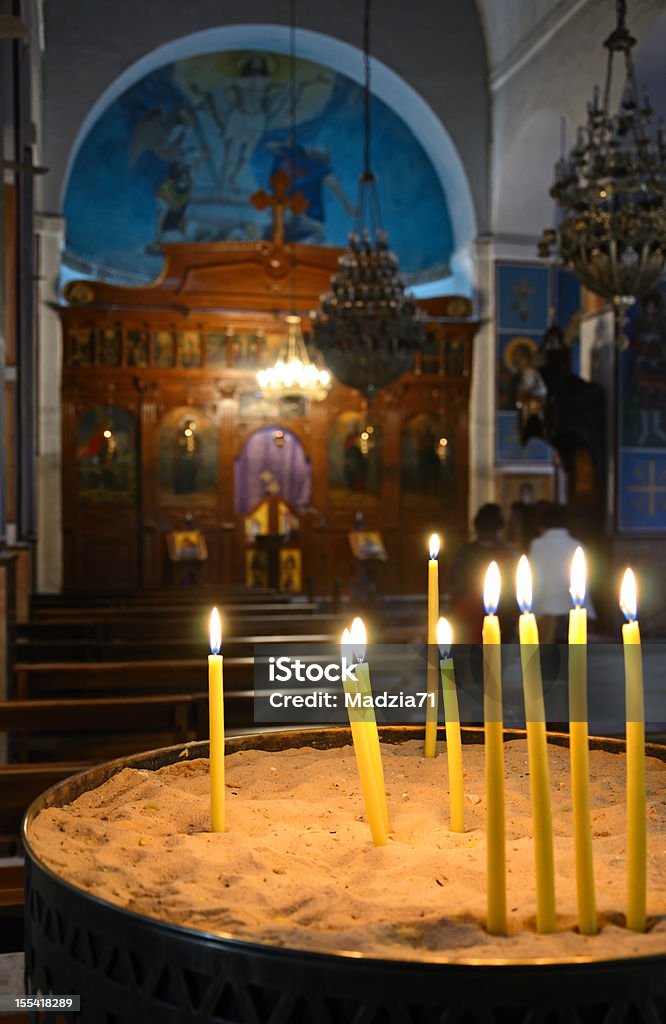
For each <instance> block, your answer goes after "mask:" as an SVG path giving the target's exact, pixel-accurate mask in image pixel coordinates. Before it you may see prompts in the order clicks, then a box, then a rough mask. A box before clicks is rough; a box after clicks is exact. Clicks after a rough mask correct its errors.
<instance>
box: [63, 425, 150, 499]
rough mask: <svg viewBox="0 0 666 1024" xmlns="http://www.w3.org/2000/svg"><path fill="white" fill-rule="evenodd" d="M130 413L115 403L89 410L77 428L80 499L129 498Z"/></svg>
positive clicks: (131, 464)
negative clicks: (110, 405) (114, 405)
mask: <svg viewBox="0 0 666 1024" xmlns="http://www.w3.org/2000/svg"><path fill="white" fill-rule="evenodd" d="M133 435H134V430H133V423H132V419H131V417H130V415H129V414H128V413H127V412H126V411H125V410H123V409H119V408H117V407H111V408H108V407H107V408H102V407H101V406H99V407H95V408H93V409H90V410H88V412H87V413H85V414H84V415H83V416H82V418H81V420H80V421H79V426H78V431H77V453H76V456H77V466H78V478H79V499H80V500H81V501H84V502H91V503H102V504H103V503H105V502H109V501H111V502H125V501H130V500H131V499H132V497H133V495H134V485H135V454H136V453H135V450H134V443H133Z"/></svg>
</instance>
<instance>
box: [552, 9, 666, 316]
mask: <svg viewBox="0 0 666 1024" xmlns="http://www.w3.org/2000/svg"><path fill="white" fill-rule="evenodd" d="M626 9H627V4H626V0H617V26H616V28H615V29H614V31H613V32H612V33H611V34H610V36H609V37H608V39H606V40H605V42H604V46H606V47H607V49H608V64H607V69H606V83H605V87H604V93H603V102H602V103H601V102H600V95H599V88H598V86H597V87H596V88H595V90H594V98H593V100H592V102H591V103H588V108H587V124H586V125H585V127H584V128H583V127H581V128H579V129H578V137H577V140H576V144H575V146H574V147H573V149H572V150H571V152H570V154H569V156H568V158H565V157H564V156H563V157H562V158H561V159H560V160H559V161H558V162H557V164H556V167H555V181H554V183H553V186H552V188H551V190H550V194H551V196H553V198H554V199H555V202H556V203H557V205H558V207H559V208H560V210H561V212H562V219H561V222H560V224H559V227H558V229H557V230H555V231H554V230H546V231H544V232H543V236H542V239H541V242H540V245H539V255H540V256H550V255H551V252H552V250H553V248H556V251H557V255H558V256H559V259H560V260H561V261H562V262H563V263H564V264H565V265H566V266H568V267H569V268H570V269H571V270H572V271H573V272H574V273H575V274H576V276H577V277H578V279H579V280H580V281H581V283H582V284H583V285H584V286H585V287H586V288H589V289H590V290H591V291H593V292H596V293H597V294H599V295H602V296H603V297H604V298H605V299H607V300H610V301H612V302H613V303H614V304H615V306H616V308H618V310H621V309H622V308H623V307H625V306H627V305H629V304H631V302H632V301H633V300H634V297H636V296H640V295H644V294H645V293H646V292H648V291H649V290H650V289H651V288H654V287H655V285H656V284H657V282H658V281H659V278H660V277H661V274H662V272H663V269H664V260H665V258H666V137H665V136H664V130H663V127H660V128H659V130H658V131H657V132H656V133H653V130H652V116H653V111H652V108H651V106H650V101H649V99H648V97H647V94H644V96H643V98H642V100H639V97H638V90H637V88H636V77H635V72H634V64H633V60H632V56H631V51H632V48H633V47H634V45H635V43H636V40H635V39H634V38H633V36H632V35H631V33H630V32H629V30H628V29H627V27H626V23H625V22H626ZM616 54H623V55H624V63H625V68H626V86H625V91H624V95H623V98H622V102H621V104H620V108H619V110H618V111H617V113H615V114H612V113H610V111H609V105H610V96H611V88H612V77H613V61H614V58H615V56H616Z"/></svg>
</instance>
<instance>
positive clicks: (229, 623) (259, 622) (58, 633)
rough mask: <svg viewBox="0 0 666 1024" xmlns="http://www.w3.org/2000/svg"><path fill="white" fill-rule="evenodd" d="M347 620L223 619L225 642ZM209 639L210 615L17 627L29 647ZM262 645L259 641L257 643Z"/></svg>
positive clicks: (336, 625)
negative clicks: (144, 620) (147, 620)
mask: <svg viewBox="0 0 666 1024" xmlns="http://www.w3.org/2000/svg"><path fill="white" fill-rule="evenodd" d="M343 624H344V620H343V619H342V618H341V617H340V616H338V615H327V614H325V615H322V614H316V615H311V616H308V615H305V616H303V617H297V616H293V615H292V616H286V615H279V616H268V615H262V616H252V617H251V618H240V617H234V618H230V617H227V616H226V615H225V616H224V620H223V633H224V640H225V642H226V641H227V640H228V641H231V640H235V639H238V640H243V639H245V638H247V637H259V638H260V637H262V636H263V635H265V634H269V635H273V636H276V635H278V634H282V635H288V636H292V635H294V634H296V635H305V634H311V633H319V634H324V633H334V634H336V635H337V634H339V633H340V632H341V630H342V628H343ZM207 636H208V615H206V616H200V617H198V618H196V619H184V618H183V617H176V618H173V619H171V618H170V619H158V620H155V621H151V622H149V623H148V622H143V621H140V620H139V621H137V620H136V619H123V620H119V621H114V622H108V621H107V622H96V621H94V620H91V617H90V616H88V617H87V618H86V619H79V620H76V621H68V622H58V623H55V622H30V623H24V624H21V625H19V626H17V629H16V640H17V642H18V643H19V644H20V645H21V646H23V647H25V646H26V645H27V644H29V643H31V642H33V641H34V642H44V643H46V642H49V641H53V642H56V643H60V642H64V641H67V640H73V641H74V640H75V641H86V642H88V643H95V642H99V643H115V642H120V641H127V642H132V641H144V640H145V641H147V640H151V641H153V640H155V641H157V640H159V639H161V638H163V639H164V640H168V641H170V642H173V643H197V644H199V645H201V643H202V641H203V643H204V644H205V643H206V638H207ZM257 642H259V641H257Z"/></svg>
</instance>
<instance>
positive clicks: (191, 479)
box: [173, 419, 200, 494]
mask: <svg viewBox="0 0 666 1024" xmlns="http://www.w3.org/2000/svg"><path fill="white" fill-rule="evenodd" d="M198 426H199V425H198V423H197V421H196V420H195V419H186V420H185V422H184V423H183V425H182V429H181V430H180V432H179V433H178V434H177V435H176V439H175V442H174V451H173V492H174V494H195V493H196V490H197V475H198V472H199V461H200V451H199V438H198V437H197V431H198Z"/></svg>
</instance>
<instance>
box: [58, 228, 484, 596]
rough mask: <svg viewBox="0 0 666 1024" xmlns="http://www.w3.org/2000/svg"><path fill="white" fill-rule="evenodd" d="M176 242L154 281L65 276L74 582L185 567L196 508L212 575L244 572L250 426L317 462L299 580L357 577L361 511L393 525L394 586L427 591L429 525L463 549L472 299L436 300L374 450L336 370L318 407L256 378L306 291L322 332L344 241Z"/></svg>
mask: <svg viewBox="0 0 666 1024" xmlns="http://www.w3.org/2000/svg"><path fill="white" fill-rule="evenodd" d="M164 253H165V259H166V264H165V271H164V274H163V275H162V277H161V279H160V280H159V281H158V282H157V283H155V284H154V285H151V286H147V287H145V288H124V287H116V286H111V285H108V284H102V283H97V282H90V281H75V282H72V283H70V284H69V285H68V287H67V289H66V292H65V297H66V300H67V302H68V305H66V306H63V307H62V311H61V315H62V323H63V334H64V339H63V341H64V367H63V390H62V403H63V523H64V527H63V528H64V545H65V585H66V586H67V587H89V586H102V585H103V586H118V587H130V588H132V587H140V586H146V587H148V586H150V587H155V586H161V585H169V584H171V583H173V582H174V575H173V572H172V565H171V562H170V560H169V555H168V546H167V536H168V534H169V533H170V532H171V531H173V530H177V529H181V528H183V526H184V525H185V524H186V523H187V522H189V521H190V520H189V518H188V517H191V520H192V522H193V523H194V525H195V527H196V528H198V529H200V530H201V531H202V533H203V535H204V537H205V541H206V548H207V553H208V558H207V560H206V562H205V563H202V568H201V576H200V578H201V579H203V580H208V581H209V582H235V583H243V582H244V581H245V579H246V571H247V570H246V565H245V556H244V552H245V538H244V514H243V511H242V509H240V508H239V504H238V501H237V495H236V489H237V488H236V482H235V471H236V466H237V460H238V459H239V457H240V456H241V453H242V450H243V447H244V445H245V442H246V441H247V439H248V438H249V437H250V436H251V435H253V434H254V433H255V432H257V431H259V430H261V429H265V428H270V429H271V431H272V432H274V434H275V443H276V444H279V439H280V433H281V432H282V433H283V434H284V432H285V431H287V432H289V434H290V435H291V436H293V437H294V438H295V439H296V440H297V441H298V443H299V445H300V446H302V449H303V451H304V453H305V457H306V458H307V460H308V462H309V465H310V468H311V488H310V491H309V493H308V496H307V500H306V498H305V497H304V498H303V499H302V507H300V508H298V509H295V511H296V513H297V515H298V518H299V535H298V547H299V550H300V551H301V553H302V573H301V574H300V582H301V584H302V585H303V586H308V585H312V584H313V585H314V587H315V589H316V590H317V591H318V592H325V591H330V589H331V588H332V586H333V584H334V581H335V580H336V579H337V580H338V581H339V582H340V583H341V584H342V586H343V588H344V587H345V586H347V585H349V582H350V580H351V578H352V575H353V573H354V572H355V565H354V560H353V556H352V554H351V552H350V550H349V544H348V539H347V537H348V532H349V530H350V529H351V528H352V526H353V523H354V521H355V517H356V515H357V513H358V512H362V513H363V518H364V522H365V526H366V528H367V529H381V530H382V531H383V535H384V541H385V544H386V548H387V552H388V561H387V563H386V565H385V567H384V568H383V573H384V577H383V585H384V586H385V587H386V588H388V589H391V590H395V591H410V590H420V589H422V579H421V576H422V571H421V570H422V567H423V560H424V558H425V556H424V554H423V551H424V546H423V545H424V537H425V535H426V534H427V532H428V531H429V530H431V529H432V528H435V527H436V528H437V529H439V530H442V531H443V532H444V533H445V534H446V535H447V538H448V542H449V543H448V545H447V546H448V548H449V550H450V549H451V548H452V547H453V546H454V545H455V543H456V542H457V540H458V539H460V538H462V537H463V536H464V534H465V532H466V523H467V490H468V457H467V448H468V401H469V385H470V370H471V353H472V340H473V336H474V332H475V330H476V327H477V324H476V323H475V322H474V321H472V320H470V319H469V317H470V314H471V304H470V303H469V301H468V300H467V299H461V298H459V297H447V298H441V299H435V300H427V301H424V302H423V303H422V305H423V308H424V311H425V313H426V315H427V317H428V342H427V345H426V346H425V348H424V351H423V353H420V354H419V355H418V356H417V358H416V361H415V365H414V370H413V372H412V373H409V374H407V375H406V376H405V377H403V378H402V379H401V380H400V381H398V383H397V384H395V385H393V386H392V387H390V388H387V389H386V390H385V391H383V392H381V393H380V394H379V396H378V397H377V399H376V400H375V402H374V403H373V407H372V421H373V424H374V428H375V430H376V435H375V438H374V441H375V444H374V447H372V450H371V452H369V453H365V454H364V453H363V451H362V450H361V449H362V447H363V442H362V440H361V438H360V434H361V433H362V427H363V424H364V423H365V415H366V414H365V408H364V402H363V400H362V399H361V398H360V396H359V395H358V393H357V392H355V391H352V390H350V389H349V388H346V387H344V386H342V385H340V384H337V383H336V384H335V385H334V387H333V389H332V391H331V393H330V395H329V397H328V398H327V399H326V400H325V401H324V402H322V403H318V404H313V405H311V406H308V403H306V402H303V401H295V402H294V401H274V400H267V399H265V398H263V397H262V396H261V395H260V394H258V392H257V386H256V371H257V369H259V368H260V367H261V366H264V365H266V363H267V362H268V361H269V360H271V359H272V358H274V356H275V353H276V351H277V347H278V345H279V342H280V339H281V337H282V333H283V330H284V316H285V315H286V313H288V312H289V311H290V308H291V305H292V301H293V303H294V305H295V308H297V309H299V310H302V311H303V312H304V316H303V327H304V330H305V332H306V333H307V330H308V325H309V320H308V317H307V313H308V311H309V310H311V309H313V308H315V307H316V305H317V303H318V297H319V295H320V293H321V292H322V291H324V290H325V288H326V286H327V284H328V281H329V279H330V275H331V274H332V272H333V271H334V269H335V265H336V261H337V257H338V255H339V251H338V250H334V249H331V248H319V247H315V246H305V245H294V246H289V245H287V246H285V247H281V246H275V245H272V244H271V243H268V242H261V243H250V242H248V243H210V244H205V245H204V244H196V245H194V244H193V245H184V244H183V245H175V244H174V245H167V246H164ZM292 261H293V262H294V264H295V268H296V272H295V276H294V280H295V281H296V293H295V296H294V297H293V298H292V295H291V294H290V292H291V287H290V271H291V266H292ZM264 482H266V481H264ZM266 486H268V485H267V484H266ZM253 493H255V492H253ZM267 493H269V492H268V491H267Z"/></svg>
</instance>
